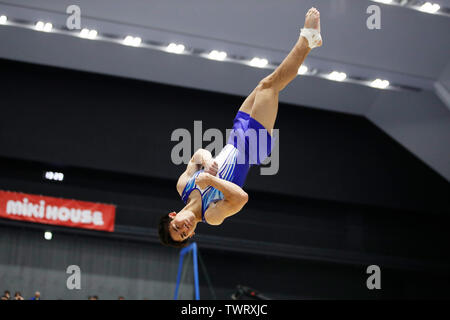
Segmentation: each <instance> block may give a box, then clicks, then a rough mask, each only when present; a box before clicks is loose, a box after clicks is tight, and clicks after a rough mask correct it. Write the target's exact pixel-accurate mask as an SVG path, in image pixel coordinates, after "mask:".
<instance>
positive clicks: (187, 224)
mask: <svg viewBox="0 0 450 320" xmlns="http://www.w3.org/2000/svg"><path fill="white" fill-rule="evenodd" d="M196 227H197V221H196V218H195V214H194V213H193V212H192V211H190V210H182V211H180V212H178V213H176V212H171V213H169V214H165V215H163V216H162V217H161V218H160V220H159V225H158V234H159V240H160V241H161V243H162V244H163V245H166V246H170V247H174V248H184V247H186V246H187V245H188V241H189V239H190V238H192V237H193V236H194V235H195V232H194V230H195V228H196Z"/></svg>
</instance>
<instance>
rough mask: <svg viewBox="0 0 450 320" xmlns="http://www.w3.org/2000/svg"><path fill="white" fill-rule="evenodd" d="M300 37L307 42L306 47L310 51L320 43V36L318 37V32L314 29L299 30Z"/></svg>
mask: <svg viewBox="0 0 450 320" xmlns="http://www.w3.org/2000/svg"><path fill="white" fill-rule="evenodd" d="M300 36H303V37H305V38H306V40H308V45H309V47H310V48H311V49H313V48H315V47H317V46H319V44H320V42H321V41H322V36H321V35H320V32H319V30H316V29H310V28H302V29H300Z"/></svg>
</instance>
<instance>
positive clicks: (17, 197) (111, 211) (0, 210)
mask: <svg viewBox="0 0 450 320" xmlns="http://www.w3.org/2000/svg"><path fill="white" fill-rule="evenodd" d="M115 216H116V207H115V206H113V205H107V204H100V203H95V202H86V201H78V200H69V199H61V198H52V197H45V196H38V195H32V194H25V193H18V192H9V191H0V218H6V219H12V220H20V221H29V222H36V223H44V224H52V225H58V226H64V227H73V228H83V229H90V230H100V231H109V232H113V231H114V220H115Z"/></svg>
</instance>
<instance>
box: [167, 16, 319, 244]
mask: <svg viewBox="0 0 450 320" xmlns="http://www.w3.org/2000/svg"><path fill="white" fill-rule="evenodd" d="M321 45H322V37H321V35H320V13H319V11H318V10H317V9H316V8H311V9H309V11H308V12H307V13H306V18H305V24H304V27H303V28H302V29H301V32H300V36H299V39H298V41H297V43H296V44H295V46H294V48H293V49H292V50H291V51H290V53H289V54H288V55H287V57H286V58H285V59H284V60H283V62H282V63H281V64H280V65H279V66H278V67H277V68H276V69H275V71H274V72H272V73H271V74H270V75H269V76H267V77H265V78H264V79H262V80H261V81H260V82H259V84H258V85H257V86H256V88H255V89H254V90H253V91H252V92H251V93H250V95H249V96H248V97H247V98H246V99H245V101H244V103H243V104H242V106H241V107H240V109H239V111H238V112H237V115H236V117H235V119H234V123H233V128H232V132H231V134H230V136H229V139H228V143H227V144H226V145H225V147H224V148H223V149H222V150H221V152H220V153H219V154H218V155H217V156H216V157H215V158H213V157H212V155H211V153H210V152H209V151H207V150H204V149H199V150H197V151H196V152H195V153H194V155H193V156H192V158H191V160H190V161H189V163H188V165H187V168H186V171H185V172H184V173H183V174H182V175H181V176H180V177H179V179H178V182H177V190H178V193H179V194H180V196H181V198H182V200H183V201H184V203H185V206H184V208H182V209H181V210H180V211H179V212H178V213H177V212H170V213H169V214H165V215H164V216H163V217H161V219H160V222H159V226H158V232H159V238H160V241H161V243H162V244H164V245H168V246H172V247H177V248H182V247H185V246H186V245H187V244H188V240H189V238H191V237H192V236H193V235H194V234H195V232H194V230H195V228H196V227H197V224H198V223H199V222H205V223H207V224H209V225H214V226H217V225H220V224H221V223H222V222H223V221H224V220H225V219H226V218H228V217H231V216H232V215H234V214H236V213H238V212H239V211H240V210H241V209H242V208H243V207H244V206H245V204H246V203H247V201H248V195H247V193H246V192H245V191H244V190H243V189H242V187H243V186H244V182H245V178H246V176H247V173H248V171H249V169H250V167H251V166H252V165H253V164H261V163H262V161H264V160H265V158H267V157H268V156H269V155H270V152H271V151H272V146H273V137H272V130H273V127H274V124H275V120H276V117H277V113H278V95H279V93H280V91H281V90H283V89H284V88H285V87H286V86H287V85H288V84H289V83H290V82H291V81H292V80H293V79H294V78H295V77H296V76H297V74H298V70H299V68H300V66H301V65H302V63H303V61H304V60H305V59H306V56H307V55H308V53H309V52H310V51H311V49H313V48H315V47H319V46H321ZM249 130H250V131H251V130H254V131H255V132H257V134H256V135H254V137H256V139H253V140H252V139H249V136H250V135H249V134H247V133H248V131H249ZM258 132H259V133H261V132H262V133H263V134H258Z"/></svg>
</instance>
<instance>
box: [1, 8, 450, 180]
mask: <svg viewBox="0 0 450 320" xmlns="http://www.w3.org/2000/svg"><path fill="white" fill-rule="evenodd" d="M394 2H397V0H394ZM398 2H401V3H404V4H405V5H385V4H381V3H377V2H374V1H368V0H367V1H366V0H363V1H359V0H330V1H325V0H321V1H312V0H309V1H306V0H305V1H288V0H280V1H271V0H245V1H242V0H241V1H233V0H229V1H223V0H216V1H208V0H190V1H180V0H152V1H145V0H128V1H119V0H78V1H76V3H74V1H71V0H60V1H51V0H34V1H32V2H30V1H27V0H1V1H0V15H6V16H7V17H8V21H7V22H6V24H5V25H0V39H1V45H0V57H1V58H7V59H13V60H18V61H25V62H32V63H38V64H44V65H51V66H58V67H64V68H71V69H76V70H83V71H90V72H98V73H103V74H109V75H115V76H122V77H128V78H134V79H140V80H147V81H155V82H160V83H166V84H172V85H178V86H184V87H190V88H196V89H203V90H211V91H217V92H223V93H229V94H235V95H242V96H245V95H247V94H248V93H249V92H250V91H251V90H252V89H253V87H254V86H255V85H256V84H257V82H258V81H259V80H260V79H261V78H262V77H264V76H266V75H267V74H268V73H269V72H270V70H271V69H272V68H274V67H275V66H276V65H277V64H279V63H280V62H281V61H282V60H283V59H284V57H285V56H286V54H287V53H288V52H289V50H290V48H291V47H292V46H293V44H294V43H295V41H296V39H297V37H298V33H299V29H300V27H302V24H303V20H304V14H305V12H306V11H307V9H308V8H309V7H311V6H315V7H317V8H318V9H319V10H320V12H321V19H322V36H323V39H324V45H323V47H322V48H319V49H315V50H313V51H312V52H311V54H310V55H309V57H308V58H307V60H306V63H305V64H306V65H307V66H308V68H309V71H308V72H309V73H308V74H307V75H305V76H300V77H298V78H297V79H295V80H294V81H293V82H292V83H291V84H290V85H289V86H288V88H287V89H286V90H285V91H283V93H282V94H281V96H280V101H282V102H286V103H291V104H296V105H300V106H308V107H312V108H320V109H325V110H330V111H337V112H345V113H350V114H355V115H360V116H364V117H366V118H367V119H369V120H370V121H372V122H373V123H374V124H375V125H377V126H378V127H379V128H381V129H382V130H384V131H385V132H386V133H387V134H389V135H390V136H391V137H393V138H394V139H395V140H397V141H398V142H399V143H400V144H402V145H403V146H404V147H405V148H407V149H408V150H409V151H411V152H412V153H413V154H415V155H416V156H417V157H418V158H420V159H421V160H422V161H424V162H425V163H427V164H428V165H429V166H430V167H431V168H433V169H434V170H435V171H437V172H438V173H440V174H441V175H442V176H443V177H445V178H446V179H447V180H450V164H449V161H448V159H450V147H449V143H448V142H449V141H450V110H449V109H450V93H449V92H450V55H449V52H450V37H449V36H448V34H449V31H450V16H449V15H447V14H442V13H441V14H429V13H424V12H421V11H419V10H415V9H411V6H412V5H416V4H419V5H420V4H421V1H416V0H414V1H398ZM433 2H435V3H439V4H440V5H441V7H442V10H441V12H447V11H446V9H447V8H450V1H444V0H435V1H433ZM73 4H75V5H78V6H79V7H80V9H81V26H82V28H89V29H95V30H97V31H98V35H99V36H98V38H97V40H98V41H91V40H87V39H82V38H80V37H78V36H77V35H75V32H74V31H68V30H67V28H66V20H67V18H68V14H67V13H66V8H67V7H68V6H70V5H73ZM371 5H377V6H379V8H380V10H381V11H380V13H381V20H380V27H381V28H380V29H374V30H370V29H369V28H368V27H367V24H366V22H367V19H368V17H369V16H370V14H368V13H367V8H368V7H369V6H371ZM39 20H40V21H44V22H47V21H48V22H51V23H52V24H53V30H52V32H37V31H36V30H34V25H35V23H36V22H37V21H39ZM127 35H132V36H138V37H140V38H141V39H142V46H141V47H139V48H135V47H129V46H124V45H122V43H121V40H120V39H124V38H125V37H126V36H127ZM111 39H118V40H111ZM119 40H120V41H119ZM172 42H174V43H180V44H183V45H184V46H185V48H186V53H185V54H179V55H177V54H171V53H167V52H165V51H164V50H158V48H159V46H161V47H165V46H167V45H168V44H169V43H172ZM214 49H215V50H221V51H226V52H227V54H228V57H229V58H230V61H225V62H218V61H213V60H210V59H206V58H203V57H202V52H204V53H208V52H210V51H211V50H214ZM253 57H261V58H265V59H267V60H268V62H269V65H268V66H267V67H266V68H255V67H251V66H249V65H248V61H249V60H251V59H252V58H253ZM334 70H337V71H340V72H345V73H346V74H347V80H346V81H344V82H336V81H331V80H329V79H327V78H326V76H325V75H326V74H328V73H329V72H331V71H334ZM377 78H379V79H386V80H389V81H390V84H391V87H390V88H388V89H385V90H381V89H376V88H373V87H371V86H370V85H368V84H369V83H370V81H371V80H374V79H377ZM232 107H235V106H232Z"/></svg>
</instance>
